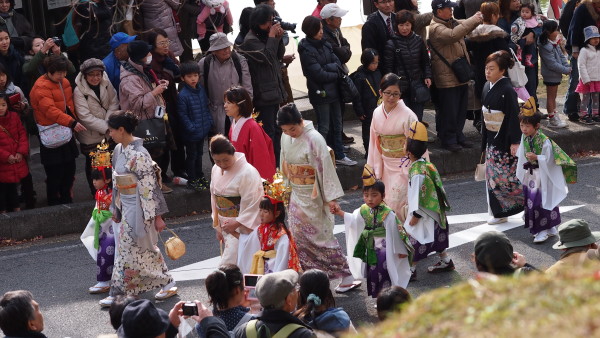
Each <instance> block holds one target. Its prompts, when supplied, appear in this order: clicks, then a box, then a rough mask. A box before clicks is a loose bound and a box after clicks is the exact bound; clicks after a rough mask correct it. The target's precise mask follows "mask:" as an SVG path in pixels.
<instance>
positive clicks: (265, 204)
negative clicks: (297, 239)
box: [258, 197, 292, 240]
mask: <svg viewBox="0 0 600 338" xmlns="http://www.w3.org/2000/svg"><path fill="white" fill-rule="evenodd" d="M276 206H277V211H279V216H277V217H276V218H275V220H274V221H273V224H275V226H276V227H277V230H281V229H283V230H284V231H285V233H286V234H287V236H288V238H289V239H290V240H291V239H292V234H291V233H290V230H289V229H288V227H287V225H285V207H284V206H283V203H277V205H276ZM258 208H259V209H264V210H268V211H270V212H272V213H273V215H274V214H275V205H273V204H272V203H271V200H270V199H268V198H267V197H263V199H262V200H261V201H260V204H259V205H258Z"/></svg>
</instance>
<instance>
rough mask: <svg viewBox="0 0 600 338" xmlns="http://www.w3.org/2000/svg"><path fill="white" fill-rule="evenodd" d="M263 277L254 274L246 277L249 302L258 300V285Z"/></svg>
mask: <svg viewBox="0 0 600 338" xmlns="http://www.w3.org/2000/svg"><path fill="white" fill-rule="evenodd" d="M262 276H263V275H252V274H247V275H244V289H245V290H248V299H249V300H258V298H257V297H256V284H258V280H259V279H261V278H262Z"/></svg>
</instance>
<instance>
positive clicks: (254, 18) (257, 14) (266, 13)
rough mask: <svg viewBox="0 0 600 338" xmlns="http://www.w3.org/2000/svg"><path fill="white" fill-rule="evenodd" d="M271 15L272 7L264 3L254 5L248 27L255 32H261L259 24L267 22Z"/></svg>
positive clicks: (272, 12) (272, 13) (272, 14)
mask: <svg viewBox="0 0 600 338" xmlns="http://www.w3.org/2000/svg"><path fill="white" fill-rule="evenodd" d="M273 16H275V11H274V10H273V7H271V6H269V5H265V4H261V5H258V6H256V7H255V8H254V10H253V11H252V13H251V14H250V29H251V30H252V31H253V32H255V33H259V32H261V31H262V29H260V27H259V26H260V25H262V24H265V23H267V22H268V21H269V20H271V19H272V18H273Z"/></svg>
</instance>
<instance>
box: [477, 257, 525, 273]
mask: <svg viewBox="0 0 600 338" xmlns="http://www.w3.org/2000/svg"><path fill="white" fill-rule="evenodd" d="M475 268H476V269H477V271H481V272H489V273H491V274H494V275H512V274H513V273H514V272H515V268H513V267H512V266H510V264H508V265H506V266H501V267H497V266H496V267H493V266H489V265H488V264H485V263H482V262H480V261H479V260H478V259H477V257H475Z"/></svg>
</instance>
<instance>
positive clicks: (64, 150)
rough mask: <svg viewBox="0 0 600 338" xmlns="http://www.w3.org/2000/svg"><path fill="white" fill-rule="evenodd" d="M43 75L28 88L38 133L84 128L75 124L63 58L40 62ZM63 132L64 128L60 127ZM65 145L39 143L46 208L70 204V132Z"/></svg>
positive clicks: (72, 174)
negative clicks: (44, 179) (44, 177)
mask: <svg viewBox="0 0 600 338" xmlns="http://www.w3.org/2000/svg"><path fill="white" fill-rule="evenodd" d="M44 68H45V69H46V74H44V75H42V76H40V78H39V79H38V80H37V81H36V82H35V84H34V85H33V88H32V89H31V96H30V99H31V100H30V101H31V106H32V107H33V110H34V113H35V120H36V122H37V124H38V128H40V134H41V133H42V132H43V131H42V130H44V129H47V128H44V127H49V126H53V127H52V128H53V129H56V128H60V126H62V127H67V128H70V129H71V130H72V131H74V132H77V133H79V132H82V131H86V130H87V129H86V128H85V127H84V126H83V125H82V124H81V123H79V122H78V121H77V120H76V118H75V115H74V111H75V107H74V105H73V92H72V90H71V85H70V84H69V81H68V80H67V79H66V78H65V76H66V75H67V59H66V58H65V57H64V56H62V55H51V56H49V57H47V58H46V59H45V60H44ZM62 129H63V130H64V128H62ZM65 134H66V135H71V137H70V139H68V141H66V137H65V141H66V143H64V144H62V145H59V146H55V145H50V144H44V141H42V142H41V144H40V158H41V161H42V165H43V166H44V171H45V172H46V194H47V197H48V205H57V204H64V203H73V196H72V192H71V190H72V188H73V182H74V181H75V158H77V155H78V151H77V144H76V143H75V138H74V137H73V136H72V132H71V133H70V134H69V133H65Z"/></svg>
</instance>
